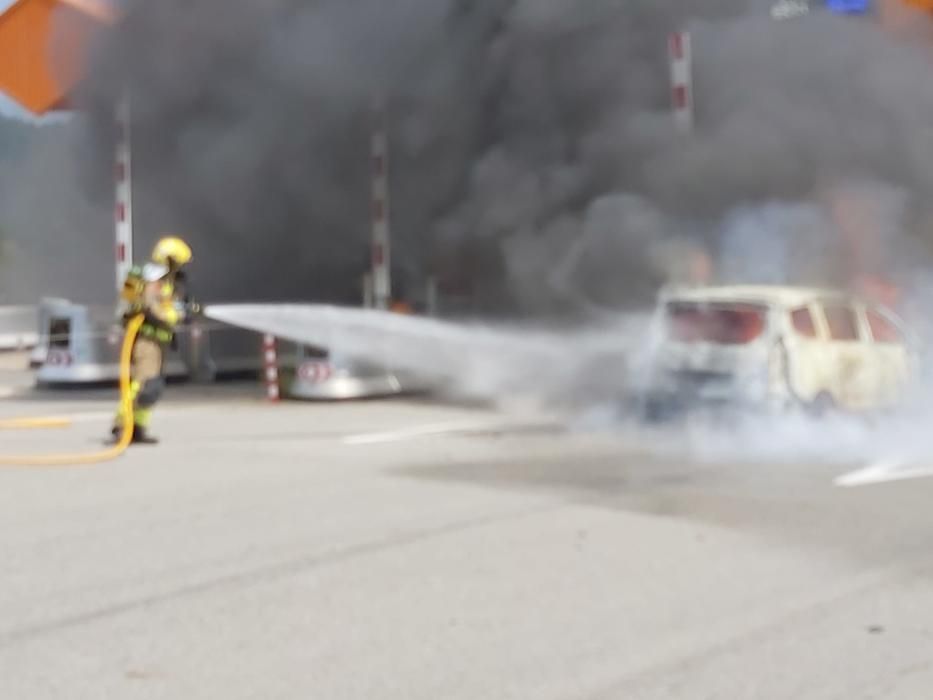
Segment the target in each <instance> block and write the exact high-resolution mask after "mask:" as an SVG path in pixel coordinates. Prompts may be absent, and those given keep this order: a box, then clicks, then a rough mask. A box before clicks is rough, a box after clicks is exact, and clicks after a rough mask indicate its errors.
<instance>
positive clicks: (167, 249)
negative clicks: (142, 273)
mask: <svg viewBox="0 0 933 700" xmlns="http://www.w3.org/2000/svg"><path fill="white" fill-rule="evenodd" d="M192 257H193V254H192V252H191V247H190V246H189V245H188V244H187V243H185V242H184V241H183V240H181V239H180V238H178V237H177V236H166V237H164V238H162V239H160V240H159V242H158V243H156V244H155V248H153V249H152V262H154V263H156V264H157V265H166V266H168V267H172V266H174V267H181V266H182V265H187V264H188V263H189V262H191V258H192Z"/></svg>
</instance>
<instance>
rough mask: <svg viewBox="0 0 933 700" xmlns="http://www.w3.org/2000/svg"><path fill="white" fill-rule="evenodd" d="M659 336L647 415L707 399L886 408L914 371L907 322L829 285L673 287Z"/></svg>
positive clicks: (771, 405) (662, 303)
mask: <svg viewBox="0 0 933 700" xmlns="http://www.w3.org/2000/svg"><path fill="white" fill-rule="evenodd" d="M652 339H653V344H652V357H651V361H650V363H649V364H650V371H648V372H647V373H646V374H645V377H646V381H645V383H644V385H643V387H642V394H641V395H642V399H643V405H644V408H645V411H646V412H647V414H648V416H649V417H658V416H661V415H666V414H669V413H670V412H672V411H673V412H678V411H680V410H681V409H684V408H689V407H695V406H709V405H720V406H723V405H727V406H733V407H734V406H741V407H752V406H753V407H758V408H764V409H775V410H787V409H791V408H804V409H806V410H808V411H811V412H813V413H816V414H824V413H826V412H828V411H830V410H833V409H839V410H844V411H853V412H854V411H874V410H882V409H887V408H891V407H893V406H895V405H897V403H898V401H899V399H900V398H901V396H902V392H903V390H904V388H905V384H906V382H907V380H908V377H909V375H910V373H911V351H910V349H909V342H908V340H907V334H906V332H905V330H904V323H903V321H902V320H901V319H900V318H899V317H898V316H897V315H896V314H895V313H894V312H893V311H892V310H891V309H889V308H886V307H884V306H883V305H880V304H877V303H873V302H871V301H867V300H863V299H860V298H857V297H853V296H851V295H848V294H845V293H843V292H838V291H832V290H822V289H810V288H801V287H785V286H722V287H698V288H689V289H678V290H666V291H664V292H662V294H661V295H660V297H659V300H658V305H657V309H656V313H655V318H654V326H653V333H652Z"/></svg>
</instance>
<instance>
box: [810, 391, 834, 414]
mask: <svg viewBox="0 0 933 700" xmlns="http://www.w3.org/2000/svg"><path fill="white" fill-rule="evenodd" d="M808 409H809V410H808V413H809V414H810V415H811V416H813V417H814V418H826V417H827V416H829V415H832V414H833V413H834V412H835V410H836V402H835V400H833V397H832V395H831V394H829V393H828V392H825V391H821V392H820V393H819V394H817V395H816V397H815V398H814V399H813V401H811V402H810V404H809V406H808Z"/></svg>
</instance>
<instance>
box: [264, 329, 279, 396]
mask: <svg viewBox="0 0 933 700" xmlns="http://www.w3.org/2000/svg"><path fill="white" fill-rule="evenodd" d="M262 360H263V375H264V377H265V380H266V398H267V399H269V401H272V402H273V403H274V402H276V401H278V400H279V398H280V396H279V356H278V352H277V351H276V347H275V336H274V335H269V334H266V335H264V336H263V337H262Z"/></svg>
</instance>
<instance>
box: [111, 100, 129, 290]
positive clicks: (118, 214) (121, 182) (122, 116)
mask: <svg viewBox="0 0 933 700" xmlns="http://www.w3.org/2000/svg"><path fill="white" fill-rule="evenodd" d="M116 127H117V143H116V148H115V153H114V156H115V161H114V177H115V180H116V207H115V214H114V216H115V226H116V240H115V256H116V275H117V292H118V293H119V292H120V290H122V289H123V282H124V281H125V280H126V275H127V273H129V271H130V268H131V267H132V266H133V160H132V147H131V144H132V134H131V132H130V105H129V100H128V98H126V97H124V98H123V99H121V100H120V103H119V105H118V106H117V113H116Z"/></svg>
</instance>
